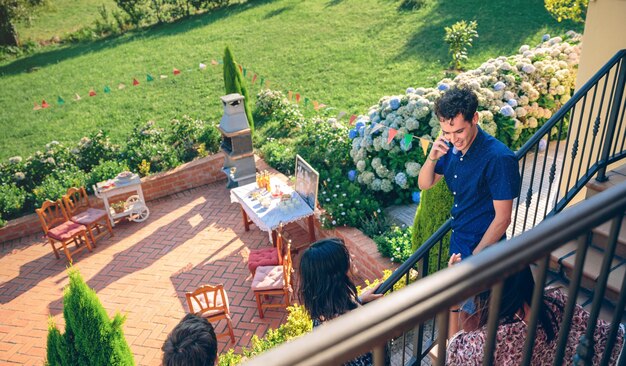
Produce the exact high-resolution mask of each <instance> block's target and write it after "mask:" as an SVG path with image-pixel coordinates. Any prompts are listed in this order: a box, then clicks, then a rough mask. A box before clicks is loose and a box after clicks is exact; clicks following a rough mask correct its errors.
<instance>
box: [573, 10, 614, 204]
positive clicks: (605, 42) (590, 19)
mask: <svg viewBox="0 0 626 366" xmlns="http://www.w3.org/2000/svg"><path fill="white" fill-rule="evenodd" d="M621 49H626V0H590V1H589V7H588V9H587V18H586V21H585V30H584V35H583V48H582V52H581V55H580V63H579V66H578V75H577V77H576V90H578V89H580V88H581V87H582V86H583V85H585V83H586V82H587V81H588V80H589V79H590V78H591V77H592V76H593V75H594V74H595V73H596V72H598V70H599V69H600V68H601V67H602V66H604V65H605V64H606V63H607V61H609V59H610V58H611V57H613V56H614V55H615V54H616V53H617V52H618V51H619V50H621ZM607 94H608V93H607ZM590 96H591V94H590ZM596 103H598V102H597V101H596ZM604 103H605V104H604V105H607V103H608V96H607V97H605V101H604ZM589 104H590V103H587V106H586V110H589ZM597 105H598V104H596V106H597ZM581 117H582V120H583V124H591V125H592V124H593V122H594V120H595V117H596V116H595V115H592V116H591V118H590V116H589V115H588V114H587V113H585V115H584V116H580V113H579V112H577V113H576V116H574V120H578V119H580V118H581ZM587 128H592V126H585V127H584V128H583V130H582V131H585V130H586V129H587ZM589 143H590V142H589V141H584V139H583V140H581V141H580V146H582V145H583V144H586V145H587V146H589ZM597 148H598V147H595V149H597ZM579 151H580V150H579ZM577 160H578V159H577ZM571 163H572V162H571V155H570V154H568V155H567V157H566V163H565V166H564V170H563V172H562V174H563V176H564V177H567V176H568V174H569V167H570V166H571ZM573 165H574V169H575V170H577V166H578V162H575V163H574V164H573ZM619 165H620V164H616V166H619ZM609 170H610V169H607V171H609ZM575 174H576V172H574V175H575ZM565 181H566V179H563V181H562V183H561V191H562V192H564V189H566V188H567V187H565V185H566V182H565ZM585 195H586V189H583V191H582V192H580V193H579V194H578V195H577V196H576V198H575V199H574V200H573V201H572V203H571V204H574V203H576V202H579V201H580V200H582V199H584V197H585Z"/></svg>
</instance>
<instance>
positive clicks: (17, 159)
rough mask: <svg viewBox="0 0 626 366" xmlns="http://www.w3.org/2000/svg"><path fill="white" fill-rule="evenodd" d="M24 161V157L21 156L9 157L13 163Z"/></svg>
mask: <svg viewBox="0 0 626 366" xmlns="http://www.w3.org/2000/svg"><path fill="white" fill-rule="evenodd" d="M21 162H22V157H21V156H12V157H10V158H9V163H11V164H19V163H21Z"/></svg>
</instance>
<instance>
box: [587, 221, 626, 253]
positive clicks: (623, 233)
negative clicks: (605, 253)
mask: <svg viewBox="0 0 626 366" xmlns="http://www.w3.org/2000/svg"><path fill="white" fill-rule="evenodd" d="M611 224H612V220H611V221H607V222H605V223H604V224H602V225H600V226H598V227H596V228H594V229H593V239H592V243H593V244H594V245H595V246H597V247H599V248H601V249H602V250H606V249H607V248H608V243H609V234H610V233H611ZM615 254H616V255H618V256H620V257H621V258H626V217H624V218H623V219H622V226H621V230H620V232H619V235H618V237H617V247H616V248H615Z"/></svg>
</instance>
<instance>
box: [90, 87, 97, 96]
mask: <svg viewBox="0 0 626 366" xmlns="http://www.w3.org/2000/svg"><path fill="white" fill-rule="evenodd" d="M89 96H90V97H95V96H96V91H95V90H93V89H91V90H90V91H89Z"/></svg>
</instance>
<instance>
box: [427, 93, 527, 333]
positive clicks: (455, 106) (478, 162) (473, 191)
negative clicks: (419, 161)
mask: <svg viewBox="0 0 626 366" xmlns="http://www.w3.org/2000/svg"><path fill="white" fill-rule="evenodd" d="M477 108H478V98H477V97H476V95H475V94H474V92H472V91H471V90H469V89H463V88H453V89H450V90H448V91H447V92H446V93H445V94H444V95H442V96H441V97H440V98H439V99H438V100H437V101H436V102H435V114H436V115H437V117H438V118H439V122H440V124H441V135H440V137H439V138H438V139H437V140H436V141H435V142H434V143H433V146H432V148H431V150H430V152H429V154H428V157H427V159H426V162H425V163H424V165H423V166H422V169H421V170H420V173H419V177H418V184H419V188H420V189H421V190H425V189H429V188H430V187H432V186H433V185H435V184H436V183H437V182H439V180H440V179H441V177H442V176H443V177H445V178H446V184H447V185H448V188H450V191H451V192H452V194H453V196H454V203H453V206H452V210H451V212H450V214H451V217H452V236H451V238H450V254H451V258H450V263H451V264H454V263H456V262H458V261H460V260H461V259H465V258H467V257H469V256H471V255H473V254H477V253H478V252H480V251H481V250H483V249H485V248H486V247H488V246H489V245H492V244H494V243H496V242H498V241H500V240H502V239H506V229H507V227H508V226H509V224H510V223H511V212H512V209H513V199H515V198H516V197H518V195H519V190H520V175H519V165H518V162H517V159H516V158H515V154H513V152H512V151H511V150H510V149H509V148H508V147H506V145H504V144H503V143H502V142H500V141H499V140H497V139H496V138H494V137H493V136H490V135H488V134H487V133H485V132H484V131H483V130H482V129H481V128H480V127H478V113H477V112H476V109H477ZM463 310H465V306H464V309H463ZM469 312H470V313H472V312H473V311H471V309H470V311H469ZM450 335H452V334H450Z"/></svg>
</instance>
